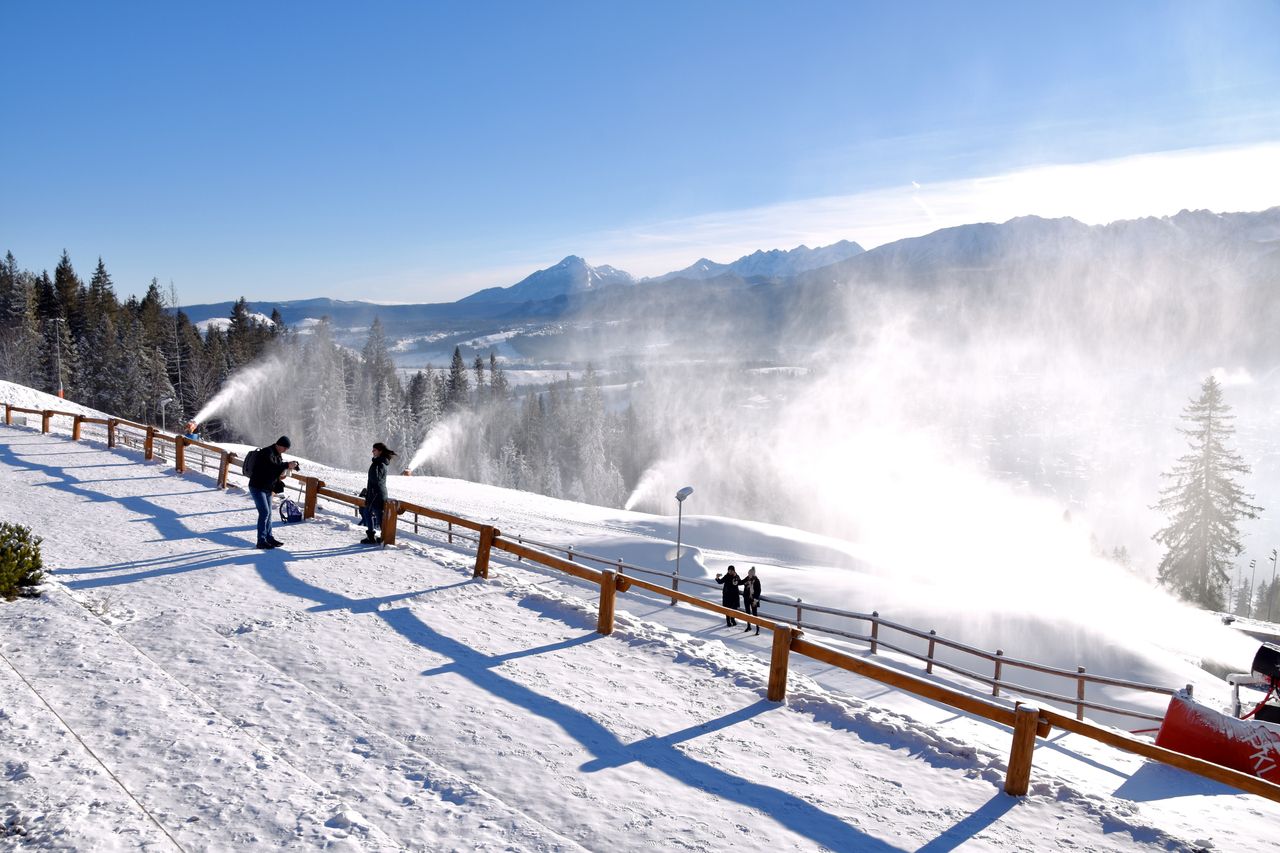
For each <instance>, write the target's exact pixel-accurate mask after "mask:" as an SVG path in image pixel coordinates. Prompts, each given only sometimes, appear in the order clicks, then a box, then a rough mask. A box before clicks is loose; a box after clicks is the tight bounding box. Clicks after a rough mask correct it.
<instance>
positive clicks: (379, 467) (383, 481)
mask: <svg viewBox="0 0 1280 853" xmlns="http://www.w3.org/2000/svg"><path fill="white" fill-rule="evenodd" d="M395 458H396V452H395V451H394V450H392V449H391V448H389V447H387V446H386V445H385V444H383V443H382V442H381V441H379V442H377V443H376V444H374V445H373V461H372V462H370V463H369V481H368V483H366V484H365V487H364V491H363V492H361V494H362V495H364V523H365V528H366V529H367V530H368V533H367V534H366V535H365V537H364V538H363V539H361V540H360V544H361V545H377V544H378V543H379V542H381V541H382V539H381V537H379V536H378V535H376V534H375V533H374V531H375V530H381V529H382V505H383V504H384V503H385V502H386V500H387V466H388V465H390V464H391V460H392V459H395Z"/></svg>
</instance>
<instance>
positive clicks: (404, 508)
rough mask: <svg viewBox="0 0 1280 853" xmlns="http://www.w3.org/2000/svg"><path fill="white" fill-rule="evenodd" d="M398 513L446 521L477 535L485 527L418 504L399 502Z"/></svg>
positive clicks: (458, 516)
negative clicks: (409, 513) (472, 531)
mask: <svg viewBox="0 0 1280 853" xmlns="http://www.w3.org/2000/svg"><path fill="white" fill-rule="evenodd" d="M400 511H401V512H412V513H415V514H416V515H425V516H426V517H427V518H434V519H435V520H436V521H446V522H448V523H450V524H456V525H457V526H458V527H464V528H466V529H468V530H474V531H476V532H477V533H478V532H480V530H481V529H483V528H484V527H485V525H483V524H481V523H480V522H478V521H472V520H471V519H469V518H463V517H462V516H460V515H451V514H449V513H447V512H441V511H440V510H437V509H431V508H430V507H425V506H420V505H418V504H412V503H408V502H401V504H400Z"/></svg>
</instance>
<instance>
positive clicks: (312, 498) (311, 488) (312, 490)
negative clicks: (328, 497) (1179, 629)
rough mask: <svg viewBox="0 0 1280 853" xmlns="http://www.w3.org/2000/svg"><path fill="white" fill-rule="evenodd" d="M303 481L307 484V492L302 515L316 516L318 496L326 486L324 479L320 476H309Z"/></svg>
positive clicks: (303, 501)
mask: <svg viewBox="0 0 1280 853" xmlns="http://www.w3.org/2000/svg"><path fill="white" fill-rule="evenodd" d="M303 482H305V483H306V484H307V493H306V496H305V497H303V499H302V517H303V518H315V517H316V498H317V496H318V495H319V492H320V489H321V488H322V487H323V486H324V480H321V479H319V478H318V477H307V478H306V479H305V480H303Z"/></svg>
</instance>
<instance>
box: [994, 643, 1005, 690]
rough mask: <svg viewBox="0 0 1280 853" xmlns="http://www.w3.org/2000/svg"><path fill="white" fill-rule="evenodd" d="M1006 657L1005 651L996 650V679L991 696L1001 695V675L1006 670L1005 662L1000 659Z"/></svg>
mask: <svg viewBox="0 0 1280 853" xmlns="http://www.w3.org/2000/svg"><path fill="white" fill-rule="evenodd" d="M1002 657H1004V649H996V677H995V678H993V679H992V682H993V683H992V685H991V695H992V696H999V695H1000V673H1001V672H1002V671H1003V670H1004V661H1002V660H1000V658H1002Z"/></svg>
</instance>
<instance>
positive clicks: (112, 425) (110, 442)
mask: <svg viewBox="0 0 1280 853" xmlns="http://www.w3.org/2000/svg"><path fill="white" fill-rule="evenodd" d="M115 446H116V419H115V418H108V419H107V447H115Z"/></svg>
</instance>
